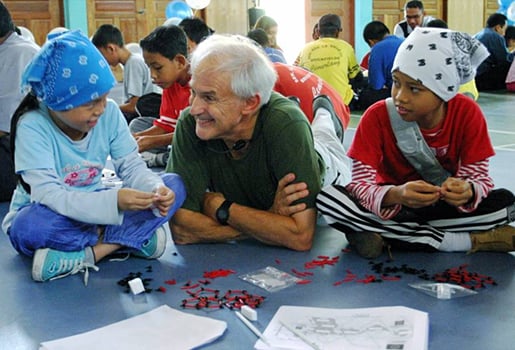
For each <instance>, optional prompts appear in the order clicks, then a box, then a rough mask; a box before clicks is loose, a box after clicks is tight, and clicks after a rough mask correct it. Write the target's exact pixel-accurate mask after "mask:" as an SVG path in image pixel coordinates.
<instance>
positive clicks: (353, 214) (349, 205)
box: [317, 185, 515, 250]
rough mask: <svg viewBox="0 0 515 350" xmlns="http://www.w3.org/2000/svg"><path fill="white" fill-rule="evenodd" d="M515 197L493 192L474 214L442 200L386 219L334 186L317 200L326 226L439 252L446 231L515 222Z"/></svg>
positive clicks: (484, 229)
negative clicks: (366, 233) (379, 236)
mask: <svg viewBox="0 0 515 350" xmlns="http://www.w3.org/2000/svg"><path fill="white" fill-rule="evenodd" d="M514 203H515V197H514V195H513V194H512V193H511V192H510V191H508V190H505V189H497V190H494V191H492V192H491V193H490V194H489V196H488V197H487V198H485V199H484V200H483V201H482V202H481V203H480V205H479V207H478V208H477V209H476V210H475V211H474V212H472V213H461V212H459V211H457V210H456V208H455V207H452V206H450V205H448V204H447V203H445V202H444V201H440V202H438V203H437V204H435V205H432V206H430V207H426V208H421V209H411V208H403V209H402V210H401V211H400V212H399V213H398V214H397V215H396V216H395V217H393V218H392V219H389V220H383V219H381V218H379V217H378V216H377V215H375V214H373V213H371V212H370V211H368V210H367V209H365V208H364V207H362V206H361V205H360V204H359V203H358V202H357V200H356V199H355V198H353V197H351V195H350V194H349V193H348V192H347V190H345V188H344V187H343V186H339V185H331V186H327V187H325V188H323V189H322V191H321V192H320V194H319V195H318V197H317V209H318V211H319V213H320V214H321V215H322V216H323V217H324V219H325V220H326V221H327V223H328V224H329V225H330V226H331V227H333V228H335V229H337V230H339V231H341V232H343V233H347V232H349V233H352V232H363V231H365V232H376V233H379V234H380V235H381V236H382V237H384V238H386V239H387V240H388V241H391V242H392V243H394V244H397V245H398V246H400V247H410V246H411V247H413V248H415V247H417V248H420V249H427V250H437V249H438V247H439V246H440V243H441V242H442V240H443V237H444V235H445V232H454V233H469V232H476V231H486V230H490V229H492V228H494V227H496V226H499V225H504V224H507V223H509V222H512V221H514V220H515V204H514Z"/></svg>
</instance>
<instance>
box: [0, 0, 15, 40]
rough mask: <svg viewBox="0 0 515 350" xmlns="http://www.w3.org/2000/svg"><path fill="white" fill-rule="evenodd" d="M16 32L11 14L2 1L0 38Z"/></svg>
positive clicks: (0, 4) (0, 3)
mask: <svg viewBox="0 0 515 350" xmlns="http://www.w3.org/2000/svg"><path fill="white" fill-rule="evenodd" d="M13 30H15V25H14V22H13V19H12V17H11V13H10V12H9V10H8V9H7V7H6V6H5V5H4V3H3V2H1V1H0V37H3V36H6V35H7V33H9V32H10V31H13Z"/></svg>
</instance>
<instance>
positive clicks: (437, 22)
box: [426, 18, 449, 28]
mask: <svg viewBox="0 0 515 350" xmlns="http://www.w3.org/2000/svg"><path fill="white" fill-rule="evenodd" d="M426 27H429V28H449V26H448V25H447V23H446V22H445V21H444V20H441V19H439V18H435V19H432V20H430V21H429V22H427V25H426Z"/></svg>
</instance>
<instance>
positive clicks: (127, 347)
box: [40, 305, 227, 350]
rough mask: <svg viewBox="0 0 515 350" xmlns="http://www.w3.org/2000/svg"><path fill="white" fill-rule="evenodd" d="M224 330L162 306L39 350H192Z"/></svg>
mask: <svg viewBox="0 0 515 350" xmlns="http://www.w3.org/2000/svg"><path fill="white" fill-rule="evenodd" d="M226 328H227V324H226V323H225V322H224V321H219V320H214V319H212V318H208V317H202V316H196V315H190V314H187V313H185V312H182V311H177V310H174V309H172V308H170V307H169V306H167V305H163V306H160V307H157V308H155V309H154V310H151V311H149V312H146V313H144V314H141V315H138V316H134V317H132V318H129V319H127V320H123V321H120V322H117V323H113V324H111V325H108V326H105V327H102V328H98V329H95V330H92V331H90V332H86V333H82V334H78V335H73V336H71V337H66V338H61V339H57V340H53V341H48V342H44V343H41V347H40V350H69V349H74V350H92V349H95V350H104V349H105V350H112V349H124V350H141V349H152V350H160V349H163V350H164V349H193V348H196V347H199V346H201V345H204V344H207V343H209V342H211V341H213V340H215V339H216V338H218V337H219V336H221V335H222V334H223V333H224V331H225V329H226ZM199 330H202V331H199Z"/></svg>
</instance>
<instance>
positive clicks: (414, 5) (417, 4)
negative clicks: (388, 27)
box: [404, 0, 424, 11]
mask: <svg viewBox="0 0 515 350" xmlns="http://www.w3.org/2000/svg"><path fill="white" fill-rule="evenodd" d="M404 9H421V10H422V11H424V4H423V3H422V1H418V0H412V1H408V2H406V4H405V5H404Z"/></svg>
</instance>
